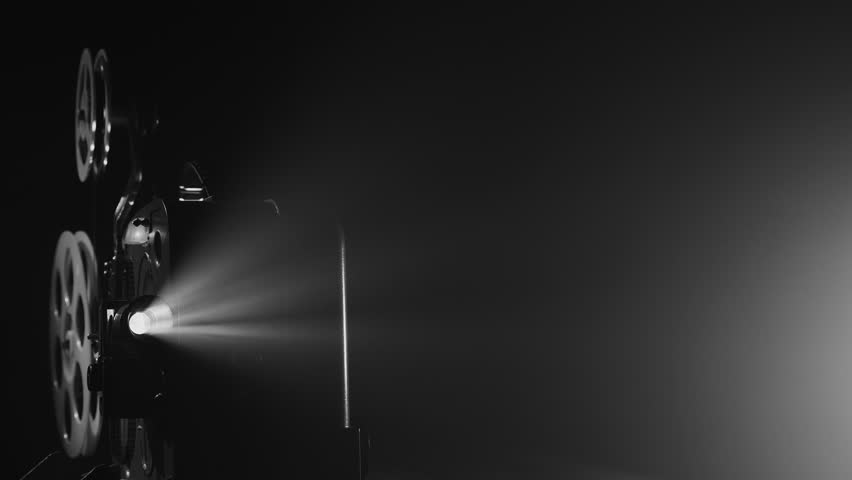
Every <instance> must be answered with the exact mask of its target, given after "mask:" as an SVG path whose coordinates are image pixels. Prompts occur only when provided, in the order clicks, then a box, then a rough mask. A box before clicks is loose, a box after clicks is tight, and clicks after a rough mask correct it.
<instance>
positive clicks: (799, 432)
mask: <svg viewBox="0 0 852 480" xmlns="http://www.w3.org/2000/svg"><path fill="white" fill-rule="evenodd" d="M138 7H139V9H140V11H137V12H132V11H128V12H125V11H119V10H118V9H103V10H97V9H95V8H94V7H93V8H92V11H91V12H90V11H88V10H87V7H82V6H81V7H80V8H75V9H74V10H69V11H67V12H53V11H51V13H50V15H49V17H50V18H46V13H47V12H31V11H28V12H23V11H18V12H10V13H9V14H7V15H5V17H6V19H5V23H11V24H13V25H12V27H15V28H10V29H8V30H7V32H6V34H7V35H8V37H9V38H8V40H7V41H6V42H5V49H6V50H7V52H9V54H8V55H7V57H6V63H5V67H4V75H5V76H6V77H7V79H11V85H10V86H8V87H6V96H7V98H8V100H9V101H10V103H11V105H12V108H11V110H7V115H6V118H7V126H6V127H5V131H6V133H7V134H8V135H9V136H8V138H7V139H6V140H5V141H4V143H5V145H6V147H7V149H6V155H5V159H4V160H5V161H4V163H5V165H6V172H7V173H6V175H5V180H6V182H5V183H6V185H5V193H6V196H7V199H6V200H5V203H6V208H5V209H4V213H5V215H4V216H5V222H4V223H5V230H6V232H5V233H6V235H5V237H6V238H5V240H4V243H6V247H5V250H6V259H7V260H6V264H7V268H6V269H5V271H6V275H7V282H4V284H5V288H6V289H7V304H8V305H9V306H11V308H10V309H8V310H7V315H8V317H7V325H8V326H9V329H8V330H7V332H8V335H9V336H8V341H7V345H9V346H10V347H11V349H10V350H9V351H10V356H9V362H8V370H7V375H8V376H7V379H8V380H7V382H8V383H7V385H8V386H7V387H6V389H5V391H6V392H7V398H9V399H10V400H11V406H10V407H7V408H10V409H11V410H8V412H9V415H10V418H11V419H12V423H13V424H14V427H13V428H9V429H6V435H7V438H8V439H10V440H12V443H10V444H11V445H14V447H13V449H14V450H15V451H16V452H17V455H16V456H15V462H14V463H13V464H10V465H9V466H8V468H9V472H11V473H10V474H11V475H12V476H14V475H20V474H21V473H23V472H24V471H25V470H26V469H27V468H28V466H29V465H32V464H33V463H34V462H35V461H37V460H38V459H39V458H41V457H42V456H43V455H44V454H45V453H47V452H49V451H50V450H51V449H52V448H54V447H55V444H56V440H55V432H54V426H53V419H52V417H51V408H52V406H51V400H50V396H49V394H48V391H47V382H46V378H47V373H46V372H47V369H46V360H45V358H46V356H45V355H42V353H43V352H45V351H46V348H44V346H45V345H46V342H45V341H44V338H45V337H46V330H47V326H46V322H45V321H44V318H43V317H44V315H41V313H40V312H42V311H44V310H46V308H45V306H46V303H45V302H46V301H47V295H48V288H49V284H48V278H49V271H50V265H51V259H52V253H53V247H54V244H55V241H56V238H57V236H58V234H59V233H60V232H61V231H62V230H65V229H74V228H77V227H76V225H77V223H76V222H79V221H80V218H82V217H81V216H80V214H79V212H77V211H76V210H75V209H76V208H77V207H76V205H78V204H77V203H75V202H77V200H76V199H75V197H74V194H75V190H74V183H75V182H76V180H75V179H74V169H73V152H72V149H71V142H72V137H73V126H72V110H73V99H74V87H75V77H76V69H77V62H78V59H79V52H80V51H81V49H82V48H83V47H89V48H93V49H97V48H102V47H103V48H107V49H108V52H109V53H110V56H111V59H112V61H113V65H114V67H115V71H116V75H115V81H116V82H119V81H120V80H119V79H122V80H124V82H125V83H124V84H123V86H122V87H121V88H124V89H125V93H126V92H128V91H131V90H133V91H134V92H135V93H136V94H137V95H139V96H140V97H141V98H144V99H145V100H150V101H155V102H156V103H157V104H158V105H159V110H160V113H161V119H162V122H163V123H162V126H163V129H164V131H168V132H170V133H169V135H170V136H169V142H170V143H169V144H168V145H169V149H168V152H169V154H168V155H166V156H167V157H168V158H165V159H163V161H180V160H181V159H188V158H198V159H204V160H206V162H207V164H208V165H210V166H211V167H210V168H211V170H213V171H215V172H216V174H217V176H216V177H215V178H217V179H218V182H219V185H221V186H222V188H228V189H233V190H235V191H238V192H244V191H252V192H270V194H274V195H277V196H278V198H279V200H280V203H282V204H285V205H288V208H291V209H299V208H304V209H305V211H311V209H312V208H316V209H318V210H323V211H326V210H329V209H331V210H333V211H334V212H336V213H337V214H338V215H339V216H340V217H341V218H343V219H344V222H345V224H346V226H347V230H348V237H349V254H350V264H349V269H350V282H351V284H350V295H351V298H350V302H351V303H350V309H351V310H350V321H351V324H352V327H351V328H352V332H351V335H352V347H351V355H352V382H353V387H352V389H353V415H354V416H355V417H356V418H357V419H358V420H359V422H360V423H361V424H364V425H366V426H368V427H369V429H370V430H371V432H372V435H373V447H374V448H373V452H372V453H373V456H372V458H371V468H372V469H373V471H374V472H375V473H376V476H377V477H378V478H471V477H474V478H476V477H480V476H485V475H487V476H489V477H491V478H531V477H534V476H539V477H541V478H560V477H561V478H565V477H566V476H569V477H570V476H571V475H577V476H579V477H581V478H584V477H592V478H598V477H599V478H634V477H633V476H637V477H643V478H644V477H646V476H647V477H650V478H657V477H660V478H720V476H721V477H724V478H803V476H808V477H810V478H843V476H844V475H843V474H844V473H846V474H848V473H849V469H850V468H852V465H851V464H849V463H848V460H846V457H847V455H845V454H844V451H845V449H848V446H849V444H850V443H849V442H847V440H849V439H850V434H852V425H848V421H847V420H845V419H846V418H847V417H848V412H849V410H848V409H849V408H850V407H848V405H852V401H848V400H852V395H848V394H847V397H843V392H844V391H845V390H844V387H843V383H842V382H838V379H843V378H846V377H844V376H843V371H844V369H843V361H844V357H843V352H844V346H845V345H844V342H843V341H842V338H843V332H844V330H843V312H844V311H843V310H842V308H841V307H840V305H841V304H842V300H843V299H844V298H845V295H844V293H843V292H844V290H843V288H844V286H848V287H852V285H850V284H849V283H846V284H844V283H842V279H844V278H847V277H844V276H843V273H842V272H844V271H845V270H842V268H843V266H845V265H846V263H844V262H846V259H845V256H844V255H846V256H848V248H850V245H852V243H848V242H845V240H848V239H849V237H848V235H849V233H848V232H849V230H850V229H849V228H848V227H846V226H845V225H849V224H850V222H852V215H850V211H852V210H850V209H849V207H850V206H852V194H850V193H849V191H850V189H849V185H850V180H852V179H850V177H849V173H850V167H849V161H850V159H849V152H850V131H852V130H850V126H851V125H852V123H850V120H852V108H850V106H852V102H850V100H852V94H851V93H852V66H850V65H852V63H850V61H849V59H850V58H852V56H850V53H852V43H850V41H852V38H850V36H851V35H852V33H850V31H849V28H848V24H849V22H848V20H849V19H848V18H847V17H844V16H843V15H841V14H839V13H838V12H821V13H820V14H819V15H813V14H808V15H804V14H802V13H801V12H783V13H779V12H777V11H750V12H745V11H725V12H718V11H697V12H686V11H682V12H678V11H671V10H669V9H666V10H652V9H638V8H637V9H634V10H625V11H587V10H582V11H581V10H570V9H569V10H567V11H564V12H561V13H560V14H558V15H557V13H556V12H555V11H537V10H534V9H527V10H517V11H497V10H496V9H495V8H494V7H493V6H483V7H479V8H473V7H468V8H465V9H452V8H448V9H437V8H432V7H427V6H421V7H410V8H407V9H405V10H404V11H402V10H399V11H384V10H379V9H363V8H357V9H355V8H352V9H348V10H338V9H332V8H327V9H320V8H316V9H305V8H291V7H284V8H283V9H281V10H280V11H279V10H277V9H276V10H269V11H245V10H239V11H231V10H230V9H221V10H219V11H215V10H214V9H211V8H210V7H205V8H200V7H199V8H194V9H193V8H186V9H184V10H182V11H175V10H172V9H163V8H154V7H151V6H142V5H139V6H138ZM45 9H47V7H45ZM96 10H97V11H96ZM116 88H119V86H118V84H117V87H116ZM117 94H118V93H117ZM288 202H289V203H288ZM844 235H846V236H844ZM7 242H8V243H7ZM844 249H846V250H844ZM838 272H839V273H838ZM829 290H830V291H831V292H834V293H833V294H834V295H835V296H830V298H825V296H826V295H829V294H828V293H826V292H828V291H829ZM836 292H839V293H836ZM832 302H834V303H832ZM827 304H828V305H831V306H837V311H835V310H832V309H831V308H829V307H826V305H827ZM838 312H839V313H838ZM19 326H21V327H23V328H20V329H19V328H18V327H19ZM847 333H852V331H849V332H847ZM826 359H829V360H826ZM845 361H846V362H847V364H848V362H852V356H849V357H848V358H846V359H845ZM825 365H831V366H832V367H831V368H830V369H829V370H830V372H832V373H831V374H830V376H829V378H828V379H827V380H826V379H825V378H824V374H825V375H827V374H826V373H825V372H826V369H825V368H823V367H824V366H825ZM821 375H822V376H821ZM849 380H850V381H852V379H849ZM850 384H852V383H850ZM844 404H845V405H846V407H845V409H844V407H843V406H844ZM844 422H846V423H844ZM246 435H251V432H246ZM223 441H228V439H223ZM234 441H237V440H236V439H234ZM500 475H503V476H500Z"/></svg>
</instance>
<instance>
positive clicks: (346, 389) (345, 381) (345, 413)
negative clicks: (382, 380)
mask: <svg viewBox="0 0 852 480" xmlns="http://www.w3.org/2000/svg"><path fill="white" fill-rule="evenodd" d="M338 230H339V232H340V301H341V305H340V306H341V309H340V310H341V318H342V321H343V427H344V428H349V427H350V422H349V332H348V331H347V325H346V239H345V237H344V235H343V227H339V229H338Z"/></svg>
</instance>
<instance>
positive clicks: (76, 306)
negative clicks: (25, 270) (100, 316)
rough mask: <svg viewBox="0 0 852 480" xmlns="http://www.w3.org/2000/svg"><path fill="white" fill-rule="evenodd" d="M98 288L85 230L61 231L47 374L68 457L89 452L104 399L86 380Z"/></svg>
mask: <svg viewBox="0 0 852 480" xmlns="http://www.w3.org/2000/svg"><path fill="white" fill-rule="evenodd" d="M97 291H98V280H97V260H96V258H95V249H94V248H93V246H92V242H91V240H89V237H88V235H86V233H85V232H77V233H76V234H74V233H71V232H68V231H65V232H62V234H61V235H60V236H59V241H58V242H57V243H56V252H55V253H54V257H53V270H52V272H51V279H50V328H49V331H50V337H49V342H50V343H49V347H50V378H51V384H52V387H53V388H52V389H53V406H54V411H55V413H56V427H57V430H58V432H59V437H60V441H61V443H62V447H63V449H64V450H65V453H66V454H67V455H68V456H69V457H71V458H75V457H79V456H85V455H91V454H93V453H94V452H95V451H96V450H97V447H98V440H99V438H100V433H101V424H102V410H103V400H102V397H101V394H100V393H98V394H93V393H91V392H90V391H89V389H88V387H87V386H86V373H87V371H88V368H89V365H91V364H92V363H93V362H94V360H95V359H96V358H97V355H98V351H97V348H96V346H95V345H93V343H92V341H91V340H89V338H88V337H89V335H91V334H92V333H95V332H94V325H95V319H96V318H97V311H98V304H97V300H98V295H97V293H98V292H97Z"/></svg>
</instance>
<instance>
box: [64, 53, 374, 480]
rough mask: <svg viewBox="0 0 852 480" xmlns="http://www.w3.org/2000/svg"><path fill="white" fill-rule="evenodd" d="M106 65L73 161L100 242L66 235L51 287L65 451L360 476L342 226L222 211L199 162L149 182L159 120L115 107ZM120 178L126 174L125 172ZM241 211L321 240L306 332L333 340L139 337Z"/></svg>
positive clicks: (255, 206)
mask: <svg viewBox="0 0 852 480" xmlns="http://www.w3.org/2000/svg"><path fill="white" fill-rule="evenodd" d="M94 58H95V59H94V60H93V59H92V56H91V54H90V53H89V52H88V50H87V51H84V53H83V55H82V57H81V61H80V68H79V72H78V87H77V98H76V100H77V105H76V110H75V122H76V125H75V126H76V137H75V150H76V154H77V159H76V160H77V163H76V165H77V180H79V182H80V183H81V184H82V186H83V187H84V188H85V189H87V190H88V191H90V192H92V198H96V199H97V200H98V203H96V204H94V205H93V206H92V208H93V215H92V217H93V218H94V223H93V224H92V225H91V226H90V228H89V232H86V231H77V232H76V233H75V234H72V233H70V232H64V233H63V235H62V236H60V241H59V242H58V244H57V252H56V255H55V261H54V272H53V276H52V279H51V282H52V283H51V290H52V291H51V297H50V298H51V305H50V306H51V308H50V313H51V343H50V345H51V348H50V352H51V365H52V374H51V377H52V378H51V381H52V387H53V393H54V400H55V401H54V405H55V412H56V416H57V428H58V431H59V439H60V443H61V444H62V447H63V450H64V452H65V454H66V455H67V457H69V458H74V459H77V461H91V462H92V463H104V464H110V465H112V467H111V468H109V469H105V470H104V471H103V473H102V474H101V475H102V476H104V478H132V479H147V478H151V479H175V480H178V479H184V478H240V477H246V476H249V475H257V476H259V475H275V476H278V475H281V476H283V475H293V476H298V477H300V478H363V477H364V476H365V475H366V458H367V450H368V443H369V442H368V439H367V436H366V434H365V433H364V432H363V431H362V430H361V429H360V428H357V427H353V426H351V425H350V424H349V412H348V403H347V400H346V399H347V398H348V397H347V395H348V391H347V390H348V386H347V385H346V381H347V377H348V375H347V374H346V372H345V369H346V368H347V367H346V362H345V358H344V355H345V353H344V351H345V348H344V345H345V342H346V338H345V335H344V329H343V323H342V319H343V316H344V309H345V305H344V304H343V302H342V299H341V295H342V292H341V282H340V280H341V268H342V259H341V250H340V249H341V246H342V244H341V243H340V237H339V236H338V230H337V227H336V225H334V223H333V222H331V221H330V222H327V223H323V222H318V221H317V219H300V218H299V217H298V215H287V216H286V217H285V216H282V215H281V212H280V210H279V207H278V205H277V204H275V202H274V201H271V200H268V199H257V200H239V201H229V200H225V199H222V198H217V197H216V196H215V192H212V191H210V189H209V186H208V185H207V182H206V179H205V178H204V176H203V175H202V174H201V173H200V168H199V166H198V165H197V164H195V163H192V162H183V163H181V164H172V165H166V166H164V165H156V164H155V165H153V166H151V167H150V168H149V166H148V165H147V164H146V169H145V170H144V171H145V175H144V176H143V163H142V159H143V157H145V158H146V160H147V159H148V157H149V156H152V157H153V158H154V159H156V156H157V155H156V153H157V140H156V135H157V133H156V132H157V130H158V129H159V128H160V126H159V120H158V119H157V118H156V117H153V116H151V117H145V116H144V115H141V114H139V113H138V112H139V109H138V108H137V107H136V106H128V107H126V108H123V109H122V108H120V107H116V106H115V105H114V104H113V101H112V93H113V92H112V84H111V78H110V72H109V61H108V59H107V56H106V54H105V53H104V52H103V51H101V52H99V53H98V55H96V56H95V57H94ZM116 146H118V147H119V148H116ZM152 153H153V154H154V155H150V154H152ZM143 154H146V155H143ZM116 157H117V158H118V159H119V160H123V162H116V161H113V160H114V159H115V158H116ZM119 165H121V166H123V167H124V169H123V171H124V173H126V174H127V175H126V176H124V175H122V174H121V173H119V174H118V175H116V174H115V173H114V172H115V171H116V170H117V169H118V167H119ZM149 172H150V173H149ZM122 177H123V179H124V180H122ZM109 198H115V199H117V201H116V202H109V201H104V200H103V199H109ZM234 211H237V212H242V213H243V214H245V215H247V216H250V217H252V218H253V219H254V220H255V222H256V224H258V225H262V226H264V228H266V226H268V231H269V232H270V233H269V234H270V235H272V236H275V235H279V236H280V235H286V232H287V230H288V229H290V230H293V229H298V230H299V231H300V232H305V231H309V233H308V234H306V236H307V237H309V238H310V239H311V241H310V243H309V245H310V249H311V250H312V253H311V254H310V255H311V256H310V258H312V259H314V261H315V262H314V263H315V265H314V266H313V267H312V270H313V274H312V275H315V276H316V278H319V279H320V282H322V284H323V285H324V287H323V289H321V291H322V292H323V295H322V296H321V297H322V299H321V300H318V301H317V302H315V303H316V304H315V305H313V306H312V310H311V312H312V315H313V317H312V320H311V323H310V325H307V324H306V325H303V327H305V328H309V329H312V330H315V331H322V332H324V336H323V341H303V342H300V341H298V340H289V341H288V343H287V345H286V348H285V347H276V346H275V345H274V344H264V345H263V346H262V347H258V348H256V349H255V350H254V351H241V350H239V349H235V350H233V351H222V352H221V354H220V355H217V356H215V357H213V358H210V357H209V356H208V357H199V356H198V355H197V354H196V352H194V351H192V349H190V348H186V347H187V342H186V341H185V339H184V338H182V337H181V335H180V334H179V333H178V334H176V335H173V336H171V337H170V338H169V341H163V340H162V339H161V338H158V336H157V335H152V334H149V333H150V332H148V328H150V326H151V323H150V321H149V320H150V319H148V320H146V323H145V325H146V328H138V327H133V324H134V322H133V321H131V319H132V318H133V315H134V314H143V315H144V314H145V312H146V311H149V310H150V309H151V308H153V306H155V305H164V300H163V299H162V298H160V297H159V296H158V295H159V293H160V292H161V291H162V289H163V288H164V287H165V286H166V285H168V284H169V282H170V281H171V280H172V276H173V271H174V270H176V269H178V268H180V266H181V265H182V264H183V263H185V262H186V260H185V259H187V258H188V257H190V256H192V255H194V254H196V253H197V252H196V247H197V245H198V244H199V242H200V241H201V239H202V238H203V236H204V235H205V233H204V232H206V231H209V230H211V228H210V227H211V225H213V226H215V225H217V224H221V222H223V221H226V220H225V219H226V218H228V217H227V216H226V214H225V212H229V214H233V212H234ZM214 230H215V229H214ZM89 233H91V236H90V235H89ZM249 243H250V242H249ZM243 247H244V248H251V245H244V246H243ZM235 248H239V246H235ZM317 252H319V253H317ZM302 253H304V252H302V251H300V250H298V249H284V248H282V249H281V250H280V251H278V252H276V254H277V255H281V256H283V257H291V258H295V257H298V256H299V255H301V254H302ZM98 259H106V260H105V261H103V262H98ZM222 260H225V259H221V258H210V259H209V260H208V261H209V262H211V263H215V262H218V261H222ZM165 308H166V309H167V310H169V316H170V317H169V322H170V323H169V325H168V327H169V328H170V329H174V331H175V332H180V331H182V330H181V329H183V328H185V325H183V324H182V323H181V318H182V316H184V315H185V313H186V312H182V311H181V308H180V307H175V308H174V309H173V310H172V309H171V306H167V307H165ZM138 318H142V317H138ZM146 318H147V317H146ZM268 371H274V372H280V375H279V376H278V378H279V380H280V381H278V382H276V383H270V382H259V381H257V377H256V376H255V372H268ZM223 372H242V373H241V375H234V374H231V375H227V376H226V375H224V374H223ZM81 376H85V380H82V379H81Z"/></svg>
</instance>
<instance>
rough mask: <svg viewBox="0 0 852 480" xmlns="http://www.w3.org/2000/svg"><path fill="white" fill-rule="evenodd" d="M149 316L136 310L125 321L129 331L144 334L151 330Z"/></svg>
mask: <svg viewBox="0 0 852 480" xmlns="http://www.w3.org/2000/svg"><path fill="white" fill-rule="evenodd" d="M151 323H153V322H152V321H151V317H149V316H148V315H147V314H146V313H145V312H136V313H134V314H133V315H131V316H130V320H128V321H127V326H128V327H130V331H131V332H133V333H135V334H136V335H144V334H146V333H148V331H149V330H151Z"/></svg>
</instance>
